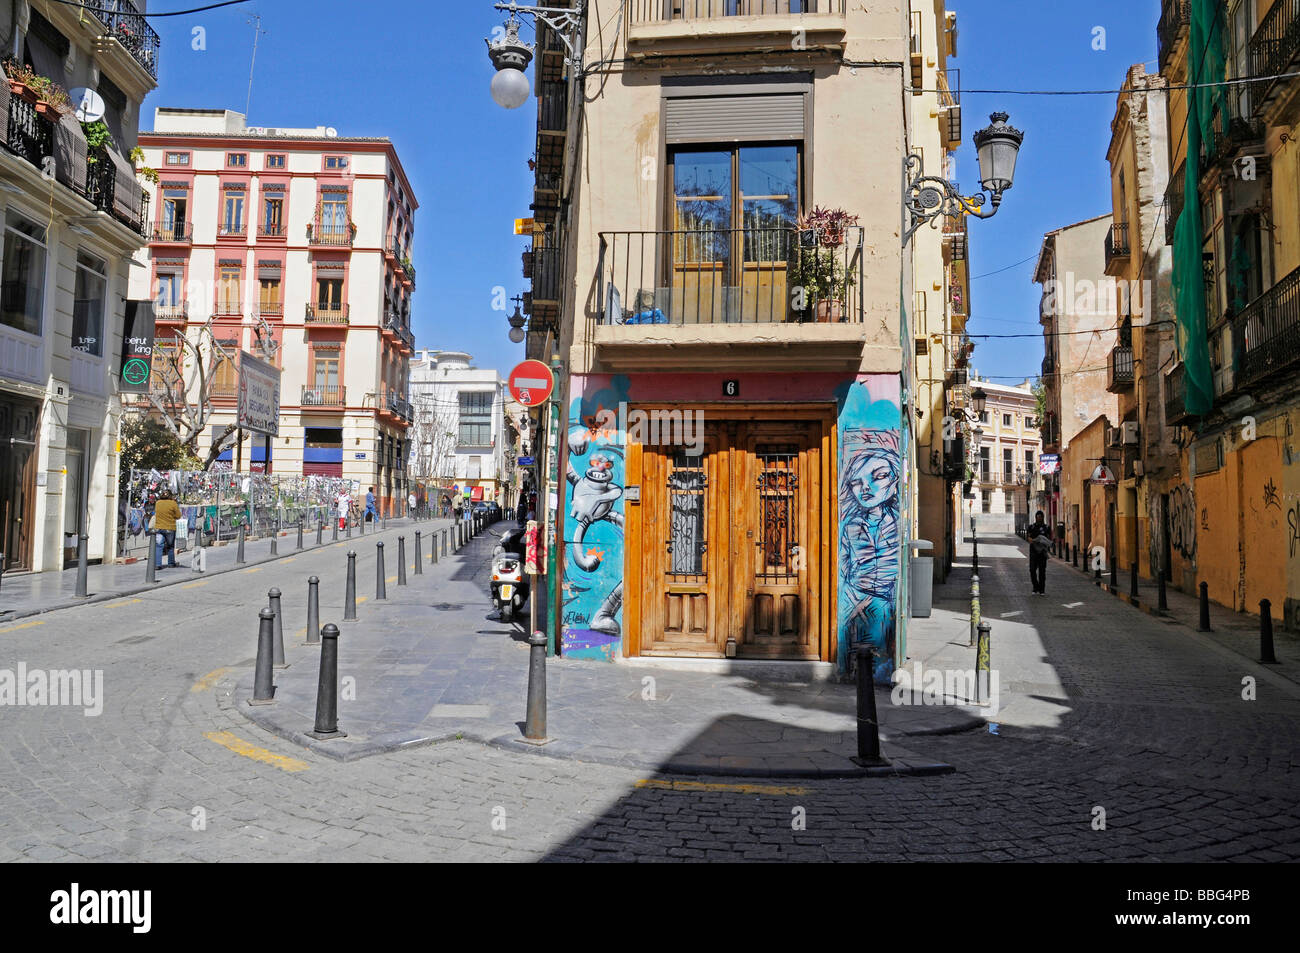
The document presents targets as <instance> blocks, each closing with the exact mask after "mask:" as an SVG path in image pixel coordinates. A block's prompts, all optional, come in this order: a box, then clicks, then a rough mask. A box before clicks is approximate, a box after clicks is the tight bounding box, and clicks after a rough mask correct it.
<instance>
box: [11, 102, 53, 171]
mask: <svg viewBox="0 0 1300 953" xmlns="http://www.w3.org/2000/svg"><path fill="white" fill-rule="evenodd" d="M7 133H8V138H7V139H6V142H7V143H8V146H9V151H10V152H12V153H14V155H17V156H20V157H21V158H24V159H26V160H27V161H28V162H30V163H31V164H32V165H34V166H36V167H37V168H40V167H41V164H42V162H43V161H44V159H45V157H46V156H52V155H54V126H53V125H51V124H50V123H49V122H47V121H46V120H45V119H43V118H41V116H40V114H38V113H37V112H36V106H35V105H33V104H32V103H29V102H28V101H27V100H25V99H23V98H22V97H21V96H13V97H11V98H10V100H9V128H8V130H7Z"/></svg>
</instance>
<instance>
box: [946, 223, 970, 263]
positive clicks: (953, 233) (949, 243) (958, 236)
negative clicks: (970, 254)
mask: <svg viewBox="0 0 1300 953" xmlns="http://www.w3.org/2000/svg"><path fill="white" fill-rule="evenodd" d="M967 235H968V229H967V226H966V216H965V215H945V216H944V219H943V244H944V248H946V249H947V250H948V252H949V257H950V259H951V260H952V261H964V260H965V258H966V243H967Z"/></svg>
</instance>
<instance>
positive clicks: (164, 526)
mask: <svg viewBox="0 0 1300 953" xmlns="http://www.w3.org/2000/svg"><path fill="white" fill-rule="evenodd" d="M180 518H181V508H180V507H179V506H177V505H176V500H175V498H174V497H173V496H172V491H171V490H163V491H162V492H161V493H159V494H158V505H157V506H156V507H155V508H154V511H153V527H154V532H156V533H157V534H158V540H159V546H158V561H157V563H156V564H155V567H154V568H155V569H162V568H163V562H162V560H163V556H164V555H166V556H167V566H168V568H169V569H175V568H176V566H177V563H176V521H177V520H178V519H180Z"/></svg>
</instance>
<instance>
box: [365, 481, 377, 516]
mask: <svg viewBox="0 0 1300 953" xmlns="http://www.w3.org/2000/svg"><path fill="white" fill-rule="evenodd" d="M378 518H379V511H378V510H377V509H375V488H374V487H373V486H372V487H371V488H370V489H369V490H367V491H366V512H365V514H364V519H365V521H366V522H367V523H373V522H374V521H375V520H376V519H378Z"/></svg>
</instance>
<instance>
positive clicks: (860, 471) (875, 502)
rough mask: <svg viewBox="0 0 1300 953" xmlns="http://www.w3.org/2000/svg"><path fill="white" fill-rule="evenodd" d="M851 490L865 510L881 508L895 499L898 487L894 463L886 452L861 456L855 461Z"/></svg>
mask: <svg viewBox="0 0 1300 953" xmlns="http://www.w3.org/2000/svg"><path fill="white" fill-rule="evenodd" d="M847 482H848V488H849V492H850V493H852V494H853V498H854V499H855V500H856V501H857V503H858V505H859V506H861V507H862V508H863V509H864V510H876V509H880V508H881V507H882V506H884V505H885V504H886V503H888V502H889V501H890V500H892V499H893V497H894V493H895V491H896V490H897V487H898V475H897V473H896V471H895V470H894V463H893V462H892V461H891V460H890V458H889V457H888V456H886V455H884V454H880V455H871V456H865V457H861V458H859V459H858V460H855V461H854V463H853V473H852V474H851V475H850V477H849V479H848V481H847Z"/></svg>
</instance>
